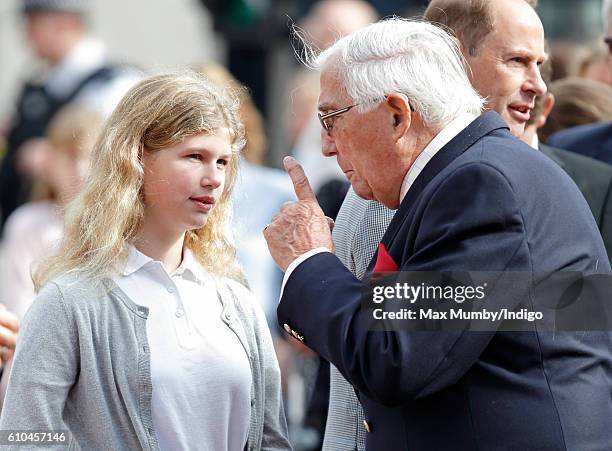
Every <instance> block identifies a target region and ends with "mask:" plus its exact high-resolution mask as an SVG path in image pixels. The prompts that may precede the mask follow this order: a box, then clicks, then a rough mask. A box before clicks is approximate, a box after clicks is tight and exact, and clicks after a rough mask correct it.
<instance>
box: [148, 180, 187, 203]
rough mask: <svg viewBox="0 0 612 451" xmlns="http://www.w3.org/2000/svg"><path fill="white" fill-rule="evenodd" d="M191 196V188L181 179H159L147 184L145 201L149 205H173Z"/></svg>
mask: <svg viewBox="0 0 612 451" xmlns="http://www.w3.org/2000/svg"><path fill="white" fill-rule="evenodd" d="M190 196H191V190H189V189H188V185H187V184H185V183H184V182H183V181H181V180H166V179H159V180H155V181H153V182H151V183H148V184H145V202H146V203H147V204H148V205H158V206H165V207H172V206H173V205H177V204H179V203H181V202H184V201H185V199H187V198H188V197H190Z"/></svg>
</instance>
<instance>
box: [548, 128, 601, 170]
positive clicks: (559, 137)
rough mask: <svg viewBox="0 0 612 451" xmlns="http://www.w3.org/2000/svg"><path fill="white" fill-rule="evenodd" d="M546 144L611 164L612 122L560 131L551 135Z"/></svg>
mask: <svg viewBox="0 0 612 451" xmlns="http://www.w3.org/2000/svg"><path fill="white" fill-rule="evenodd" d="M546 144H548V145H550V146H554V147H559V148H560V149H565V150H571V151H572V152H577V153H579V154H582V155H586V156H587V157H591V158H595V159H596V160H601V161H603V162H605V163H608V164H612V122H599V123H596V124H587V125H580V126H578V127H571V128H568V129H565V130H561V131H560V132H557V133H555V134H553V135H551V136H550V137H549V138H548V141H546Z"/></svg>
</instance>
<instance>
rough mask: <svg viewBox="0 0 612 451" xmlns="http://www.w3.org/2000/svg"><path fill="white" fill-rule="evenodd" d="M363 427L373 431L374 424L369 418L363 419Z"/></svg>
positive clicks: (367, 430)
mask: <svg viewBox="0 0 612 451" xmlns="http://www.w3.org/2000/svg"><path fill="white" fill-rule="evenodd" d="M363 427H364V428H365V430H366V432H372V425H371V424H370V423H369V422H368V421H367V420H363Z"/></svg>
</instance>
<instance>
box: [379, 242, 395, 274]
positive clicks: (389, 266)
mask: <svg viewBox="0 0 612 451" xmlns="http://www.w3.org/2000/svg"><path fill="white" fill-rule="evenodd" d="M395 271H399V266H397V263H395V260H393V258H392V257H391V255H389V252H388V251H387V248H386V247H385V245H384V244H382V243H380V244H379V245H378V255H377V257H376V264H375V265H374V272H395Z"/></svg>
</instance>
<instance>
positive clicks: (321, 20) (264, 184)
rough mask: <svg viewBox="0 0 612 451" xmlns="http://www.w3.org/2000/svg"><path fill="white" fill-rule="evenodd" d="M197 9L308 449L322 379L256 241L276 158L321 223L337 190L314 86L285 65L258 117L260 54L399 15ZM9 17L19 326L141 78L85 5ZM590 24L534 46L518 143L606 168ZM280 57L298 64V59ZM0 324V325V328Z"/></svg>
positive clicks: (325, 40) (264, 62)
mask: <svg viewBox="0 0 612 451" xmlns="http://www.w3.org/2000/svg"><path fill="white" fill-rule="evenodd" d="M202 3H203V5H204V7H206V8H208V9H209V10H210V11H211V12H212V14H213V15H214V19H215V25H216V28H217V31H218V33H219V34H220V36H221V37H222V38H223V39H224V40H225V41H226V42H227V43H228V66H227V67H223V66H222V65H219V64H218V63H213V62H209V61H201V62H194V64H193V65H191V67H190V68H192V69H195V70H197V71H199V72H201V73H203V74H204V75H205V76H207V77H208V78H209V79H210V80H212V81H213V82H215V83H218V84H220V85H222V86H229V87H232V88H233V89H235V90H236V91H237V92H239V94H240V99H241V110H240V114H241V119H242V121H243V122H244V125H245V129H246V138H247V146H246V149H245V152H244V154H243V156H242V161H241V163H240V165H241V166H240V172H239V180H238V184H237V187H236V190H235V192H234V198H233V220H234V232H235V240H236V243H237V251H238V259H239V262H240V264H241V265H242V267H243V268H244V270H245V273H246V275H247V278H248V282H249V286H250V289H251V290H252V292H253V293H254V294H255V296H256V297H257V298H258V300H259V301H260V302H261V305H262V306H263V309H264V311H265V314H266V317H267V320H268V325H269V327H270V329H271V331H272V335H273V337H274V340H275V347H276V352H277V356H278V359H279V363H280V366H281V371H282V376H283V377H282V382H283V394H284V397H285V404H286V413H287V419H288V424H289V430H290V434H291V440H292V443H293V445H294V447H295V449H296V450H315V449H320V448H321V446H322V443H323V433H324V430H325V424H326V421H327V407H328V399H329V379H330V370H329V365H328V364H327V362H325V361H323V360H321V359H320V358H319V357H318V356H317V355H316V354H314V353H312V352H311V351H310V350H309V349H308V348H306V347H305V346H304V345H303V344H301V343H300V342H299V341H297V340H288V339H286V338H284V336H283V334H281V333H279V331H278V325H277V321H276V312H275V310H276V305H277V302H278V298H279V294H280V287H281V281H282V273H281V272H280V270H279V269H278V268H277V267H276V265H275V264H274V261H273V260H272V258H271V257H270V255H269V253H268V251H267V245H266V242H265V240H264V238H263V236H262V234H261V231H262V229H263V228H264V227H265V226H266V224H267V223H269V222H270V218H271V217H272V216H273V215H274V214H275V213H276V212H277V211H278V209H279V208H280V207H281V206H282V205H283V203H285V202H287V201H291V200H294V199H295V197H294V193H293V189H292V185H291V182H290V180H289V178H288V176H287V175H286V174H285V172H284V171H281V170H279V169H277V168H276V167H277V166H278V165H279V159H278V153H282V154H291V155H294V156H295V157H296V159H297V160H298V161H300V162H301V163H302V165H303V166H304V169H305V171H306V174H307V175H308V177H309V179H310V182H311V184H312V187H313V189H314V190H315V192H316V193H317V197H318V200H319V203H320V204H321V206H322V208H323V210H324V212H325V214H326V215H327V216H329V217H331V218H335V217H336V215H337V213H338V211H339V209H340V206H341V205H342V202H343V200H344V198H345V195H346V193H347V191H348V189H349V183H348V181H347V180H346V179H345V177H344V174H343V173H342V171H341V170H340V169H339V167H338V165H337V164H336V162H335V158H324V157H323V155H322V154H321V126H320V124H319V120H318V118H317V115H316V112H317V97H318V91H319V81H318V74H316V73H314V72H311V71H309V70H308V69H307V68H304V67H303V66H301V65H300V64H299V63H298V62H297V61H296V62H295V63H294V64H292V65H291V67H290V68H289V69H288V71H289V72H288V73H289V77H288V78H287V79H286V80H285V85H286V86H287V89H286V92H285V95H284V96H283V98H282V102H280V103H282V104H284V107H283V108H282V110H281V111H277V112H275V113H271V112H270V111H268V108H267V106H266V98H267V97H266V96H267V90H270V86H269V83H270V80H272V79H273V78H271V77H270V76H269V74H268V73H267V71H269V70H270V55H269V53H270V52H271V51H272V49H271V48H268V47H267V46H266V45H265V42H266V39H274V40H276V39H277V38H278V36H279V35H280V36H282V39H285V44H286V46H291V42H290V33H289V32H290V31H291V32H296V33H300V34H303V35H305V36H307V37H308V39H309V40H310V41H311V42H312V43H313V44H314V45H315V46H316V47H317V48H318V49H320V50H322V49H325V48H326V47H328V46H330V45H331V44H333V42H335V41H336V40H337V39H338V38H339V37H341V36H344V35H346V34H350V33H352V32H353V31H355V30H358V29H359V28H362V27H364V26H366V25H368V24H370V23H372V22H375V21H377V20H378V19H379V17H380V16H381V14H388V13H389V12H390V11H389V6H390V5H391V7H394V8H397V7H398V6H401V5H397V3H400V2H390V3H389V4H386V5H385V2H382V1H380V2H370V3H368V2H366V1H363V0H320V1H318V2H297V5H296V4H291V6H292V10H293V11H298V13H297V14H298V15H297V16H295V18H296V20H295V23H294V24H293V27H294V28H293V29H292V30H289V28H290V27H289V25H288V23H287V20H283V17H284V15H283V14H282V11H280V10H279V9H278V8H279V7H282V5H283V4H282V3H279V4H277V5H275V6H276V10H275V11H274V12H273V14H272V16H273V17H268V16H265V20H263V25H262V20H256V18H257V17H258V16H257V14H260V16H261V15H262V14H263V13H261V12H258V11H257V10H256V8H255V9H253V8H251V9H249V8H248V5H249V4H250V3H249V2H227V3H226V2H216V1H203V2H202ZM230 3H231V4H232V5H234V9H232V10H230V8H229V6H228V5H229V4H230ZM253 3H256V2H253ZM287 3H289V2H287ZM426 4H427V2H412V3H411V4H409V5H408V4H406V5H404V6H405V7H404V8H402V9H401V10H397V9H396V10H394V12H396V13H398V14H403V15H406V14H414V16H413V17H418V15H419V14H422V12H423V9H424V7H425V6H426ZM236 5H238V6H236ZM20 6H21V7H20V10H19V11H15V14H18V15H20V17H21V18H22V19H23V29H24V30H23V31H24V36H25V38H26V39H27V42H28V44H29V46H30V47H31V49H32V51H33V53H34V54H35V55H36V58H37V61H36V64H35V65H34V66H32V67H30V66H28V67H24V68H23V77H22V78H23V80H25V81H24V82H23V84H22V86H21V87H20V88H19V92H18V93H17V92H16V93H15V98H16V99H17V101H16V103H15V104H14V107H13V109H12V115H11V116H10V117H6V118H2V119H3V122H2V123H3V124H5V125H4V126H3V127H2V128H1V130H2V131H3V133H2V136H0V230H1V241H0V243H1V244H0V246H1V247H0V302H1V303H2V304H4V306H5V307H6V310H8V311H9V312H12V313H13V314H14V315H16V317H17V318H19V319H21V318H22V317H23V315H24V314H25V312H26V311H27V309H28V307H29V305H30V304H31V302H32V300H33V299H34V297H35V296H36V293H35V291H34V286H33V283H32V279H31V274H32V269H33V268H35V267H36V265H37V264H38V263H39V262H40V261H42V260H43V259H45V258H46V257H47V256H49V255H50V253H51V252H52V251H53V249H54V246H56V244H57V243H58V241H59V240H60V238H61V236H62V223H63V222H62V215H63V211H64V207H65V206H66V205H67V204H68V203H69V202H70V201H71V199H72V198H74V196H75V194H76V193H77V192H78V191H79V189H80V186H81V183H82V181H83V179H84V177H85V176H86V174H87V171H88V168H89V163H90V151H91V149H92V147H93V144H94V143H95V141H96V139H97V136H98V134H99V133H100V131H101V130H102V128H103V126H104V121H105V119H106V118H108V117H109V115H111V114H112V111H113V109H114V106H115V105H116V104H117V102H118V101H119V100H120V99H121V97H122V96H123V94H124V93H125V92H126V91H127V90H128V89H129V88H130V87H131V86H132V85H133V84H134V83H136V82H137V81H138V80H140V79H141V78H142V77H143V76H144V75H145V74H147V73H148V70H149V69H148V68H141V67H136V65H129V64H127V65H126V64H116V63H115V62H114V61H113V59H112V58H111V57H110V56H109V52H108V51H107V47H106V45H105V43H104V42H103V41H102V40H101V39H100V38H98V37H96V35H95V33H93V31H92V30H91V29H90V28H89V25H88V24H89V20H88V14H89V10H90V6H91V5H90V2H89V1H87V0H22V1H21V3H20ZM240 8H242V9H240ZM385 8H386V9H385ZM279 17H280V19H279ZM230 19H231V20H230ZM285 19H286V18H285ZM602 19H603V20H604V24H605V26H606V27H607V28H604V29H603V31H602V33H601V37H600V38H598V39H597V40H596V41H594V42H593V43H592V44H584V43H577V42H572V41H568V40H559V41H550V42H548V53H549V60H548V61H547V62H545V63H544V64H543V65H542V67H541V72H542V76H543V79H544V81H545V83H546V85H547V88H548V89H547V92H546V94H544V95H542V96H539V97H538V100H537V106H536V109H534V110H533V111H532V112H531V119H530V125H529V126H528V127H527V129H526V130H525V134H524V136H523V140H524V141H525V142H527V143H528V144H531V145H533V146H534V147H536V148H538V147H539V146H541V145H547V146H552V147H556V146H559V147H565V148H566V149H567V150H570V151H574V152H577V153H582V154H585V156H587V157H589V158H593V159H597V160H600V162H601V163H602V164H604V163H605V164H612V132H611V131H610V130H611V127H610V125H612V20H611V18H610V17H608V18H607V21H606V20H605V18H603V17H602ZM241 21H242V22H241ZM279 23H280V25H279ZM253 24H256V26H255V25H253ZM268 25H269V26H268ZM255 28H256V29H255ZM245 30H247V31H248V32H247V31H245ZM136 38H137V37H135V39H136ZM169 39H171V34H169ZM184 44H185V43H179V42H177V43H176V45H177V46H178V45H184ZM293 45H294V49H293V51H295V53H296V55H297V56H298V59H299V55H300V53H301V52H303V51H304V49H302V48H300V47H299V45H298V44H295V43H294V44H293ZM266 121H267V122H266ZM597 127H600V128H601V130H602V133H607V141H605V139H604V140H602V142H605V144H604V145H602V147H601V148H596V147H594V146H593V147H591V146H588V145H584V144H580V142H579V141H578V138H575V136H577V135H576V133H579V132H581V131H584V132H585V133H587V132H589V131H590V130H594V129H596V128H597ZM271 129H282V130H283V134H284V136H286V137H287V139H286V148H284V149H282V150H281V151H280V152H279V151H278V150H277V151H276V152H270V147H271V143H270V139H269V138H268V136H267V132H268V131H269V130H271ZM581 142H583V141H581ZM606 194H607V192H606V193H601V195H606ZM604 220H605V221H608V222H609V221H612V218H610V217H608V218H605V219H604ZM607 238H608V240H606V237H605V236H604V242H605V244H606V246H607V250H608V252H609V253H610V252H611V251H612V238H610V237H607ZM611 255H612V254H611ZM3 312H4V310H3ZM3 319H4V317H2V316H0V323H2V321H3ZM0 327H2V330H1V331H0V332H2V333H0V340H1V339H2V338H6V342H5V343H2V345H3V347H2V349H3V353H2V359H3V363H4V372H3V375H2V387H3V389H5V388H6V381H7V378H8V374H9V372H10V348H11V344H10V338H9V336H10V334H11V333H12V332H16V330H15V329H16V326H15V322H14V321H13V319H12V318H7V319H6V321H4V323H3V324H1V326H0ZM5 350H8V351H5Z"/></svg>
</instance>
